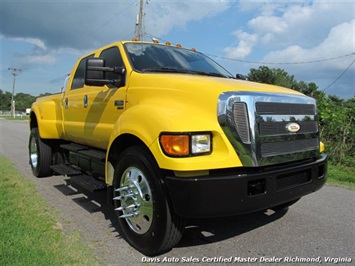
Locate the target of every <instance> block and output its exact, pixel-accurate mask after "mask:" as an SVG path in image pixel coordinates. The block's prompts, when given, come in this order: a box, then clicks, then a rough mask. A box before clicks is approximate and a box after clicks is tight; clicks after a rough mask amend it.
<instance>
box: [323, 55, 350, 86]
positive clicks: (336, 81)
mask: <svg viewBox="0 0 355 266" xmlns="http://www.w3.org/2000/svg"><path fill="white" fill-rule="evenodd" d="M354 63H355V59H354V60H353V61H352V62H351V63H350V65H349V66H348V67H347V68H346V69H345V70H344V71H343V72H342V73H341V74H340V76H339V77H337V78H336V79H335V80H334V81H333V82H332V83H330V85H328V86H327V87H326V88H325V89H323V90H321V91H323V92H324V91H326V90H327V89H329V88H330V87H331V86H332V85H333V84H334V83H335V82H337V81H338V80H339V79H340V78H341V77H342V76H343V75H344V74H345V73H346V72H347V71H348V70H349V68H350V67H351V66H352V65H353V64H354Z"/></svg>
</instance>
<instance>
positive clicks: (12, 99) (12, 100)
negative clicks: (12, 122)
mask: <svg viewBox="0 0 355 266" xmlns="http://www.w3.org/2000/svg"><path fill="white" fill-rule="evenodd" d="M8 70H12V75H13V76H14V79H13V82H12V96H11V116H12V117H13V118H15V101H14V94H15V83H16V76H17V75H18V74H17V71H19V72H20V71H21V69H20V68H13V67H9V68H8Z"/></svg>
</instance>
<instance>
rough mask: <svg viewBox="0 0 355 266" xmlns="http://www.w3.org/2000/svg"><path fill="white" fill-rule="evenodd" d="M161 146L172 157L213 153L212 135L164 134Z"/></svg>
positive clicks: (203, 133) (161, 138)
mask: <svg viewBox="0 0 355 266" xmlns="http://www.w3.org/2000/svg"><path fill="white" fill-rule="evenodd" d="M159 140H160V146H161V147H162V150H163V152H164V153H165V154H166V155H168V156H171V157H188V156H196V155H203V154H210V153H211V152H212V134H211V133H210V132H207V133H206V132H202V133H201V132H198V133H162V134H161V135H160V138H159Z"/></svg>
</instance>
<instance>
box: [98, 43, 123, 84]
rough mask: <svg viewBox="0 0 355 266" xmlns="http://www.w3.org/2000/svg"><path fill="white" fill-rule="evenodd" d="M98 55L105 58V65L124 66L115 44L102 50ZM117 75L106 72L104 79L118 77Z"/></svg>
mask: <svg viewBox="0 0 355 266" xmlns="http://www.w3.org/2000/svg"><path fill="white" fill-rule="evenodd" d="M100 57H101V58H104V59H105V61H106V66H107V67H124V64H123V60H122V56H121V53H120V50H119V49H118V47H117V46H113V47H111V48H108V49H106V50H103V51H102V52H101V54H100ZM119 75H120V74H118V73H110V72H107V73H106V79H110V80H115V79H118V78H119Z"/></svg>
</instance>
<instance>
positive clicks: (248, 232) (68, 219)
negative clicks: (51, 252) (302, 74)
mask: <svg viewBox="0 0 355 266" xmlns="http://www.w3.org/2000/svg"><path fill="white" fill-rule="evenodd" d="M28 136H29V130H28V123H27V122H26V121H7V120H0V154H2V155H5V156H6V157H8V158H9V159H10V160H11V161H13V162H14V164H15V166H16V168H17V169H18V170H19V171H20V172H21V173H22V174H23V175H25V176H26V177H28V178H29V179H31V180H32V181H33V182H34V183H35V184H36V186H37V189H38V192H39V193H40V195H41V196H42V197H43V198H44V200H45V201H46V202H47V203H48V205H49V206H50V207H51V208H53V209H54V210H56V211H57V212H58V217H59V218H58V219H59V222H60V223H61V224H62V226H63V229H64V231H65V232H72V231H73V230H76V231H79V232H80V234H81V236H82V239H83V241H84V242H86V243H87V244H88V245H89V246H91V247H93V248H94V250H95V253H96V255H97V256H98V257H99V258H101V262H102V264H111V265H137V264H140V263H142V262H145V263H144V264H147V265H163V264H165V263H163V261H164V260H169V261H171V262H172V261H175V262H179V263H178V264H181V265H190V264H191V265H198V264H206V263H207V262H210V263H209V264H210V265H224V264H225V265H227V264H230V263H229V260H230V259H231V260H232V261H234V263H232V264H237V263H238V262H243V261H247V260H249V261H250V262H253V261H255V263H254V265H257V264H261V263H262V262H264V263H262V264H265V262H266V261H268V262H269V263H267V264H269V265H273V264H275V263H276V262H278V261H280V262H283V263H282V264H284V263H285V262H288V261H289V262H292V261H293V262H295V263H292V264H293V265H300V264H301V263H299V261H300V260H303V259H304V258H305V259H314V260H318V259H320V260H321V261H322V262H323V263H325V261H326V260H327V258H331V259H333V263H334V262H336V260H338V259H339V258H348V260H349V259H351V260H352V262H351V263H340V264H338V265H350V264H354V263H355V249H354V247H355V212H354V210H355V191H350V190H347V189H342V188H337V187H332V186H325V187H324V188H322V189H321V190H320V191H318V192H316V193H313V194H312V195H309V196H307V197H304V198H303V199H301V200H300V201H299V202H298V203H296V204H295V205H293V206H292V207H290V208H289V209H288V210H286V211H283V212H277V213H273V212H272V211H268V212H267V213H258V214H253V215H245V216H239V217H230V218H224V219H210V220H191V221H189V222H188V225H187V228H186V231H185V234H184V236H183V239H182V240H181V242H180V243H179V245H178V246H177V247H175V248H174V249H173V250H171V251H170V252H168V253H166V254H164V255H162V256H159V257H157V258H146V257H144V256H143V255H142V254H140V253H139V252H137V251H136V250H134V249H133V248H131V247H130V246H129V245H128V244H127V243H126V242H125V241H124V240H123V239H121V237H120V235H119V233H118V232H117V230H116V229H115V228H116V227H115V226H116V223H115V219H114V215H113V213H112V212H111V210H110V209H109V208H108V207H107V206H106V204H105V202H106V200H105V195H104V194H103V193H101V194H94V195H92V194H89V193H86V192H85V193H81V192H80V191H76V190H74V189H73V188H71V187H70V186H67V185H66V181H65V180H66V178H65V177H63V176H53V177H50V178H42V179H37V178H35V177H34V176H32V173H31V170H30V167H29V164H28V154H27V153H28V152H27V145H28ZM0 179H1V177H0ZM319 257H320V258H319ZM153 260H155V262H153ZM222 261H224V263H223V262H222ZM290 264H291V263H290ZM312 264H315V263H307V265H312Z"/></svg>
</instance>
